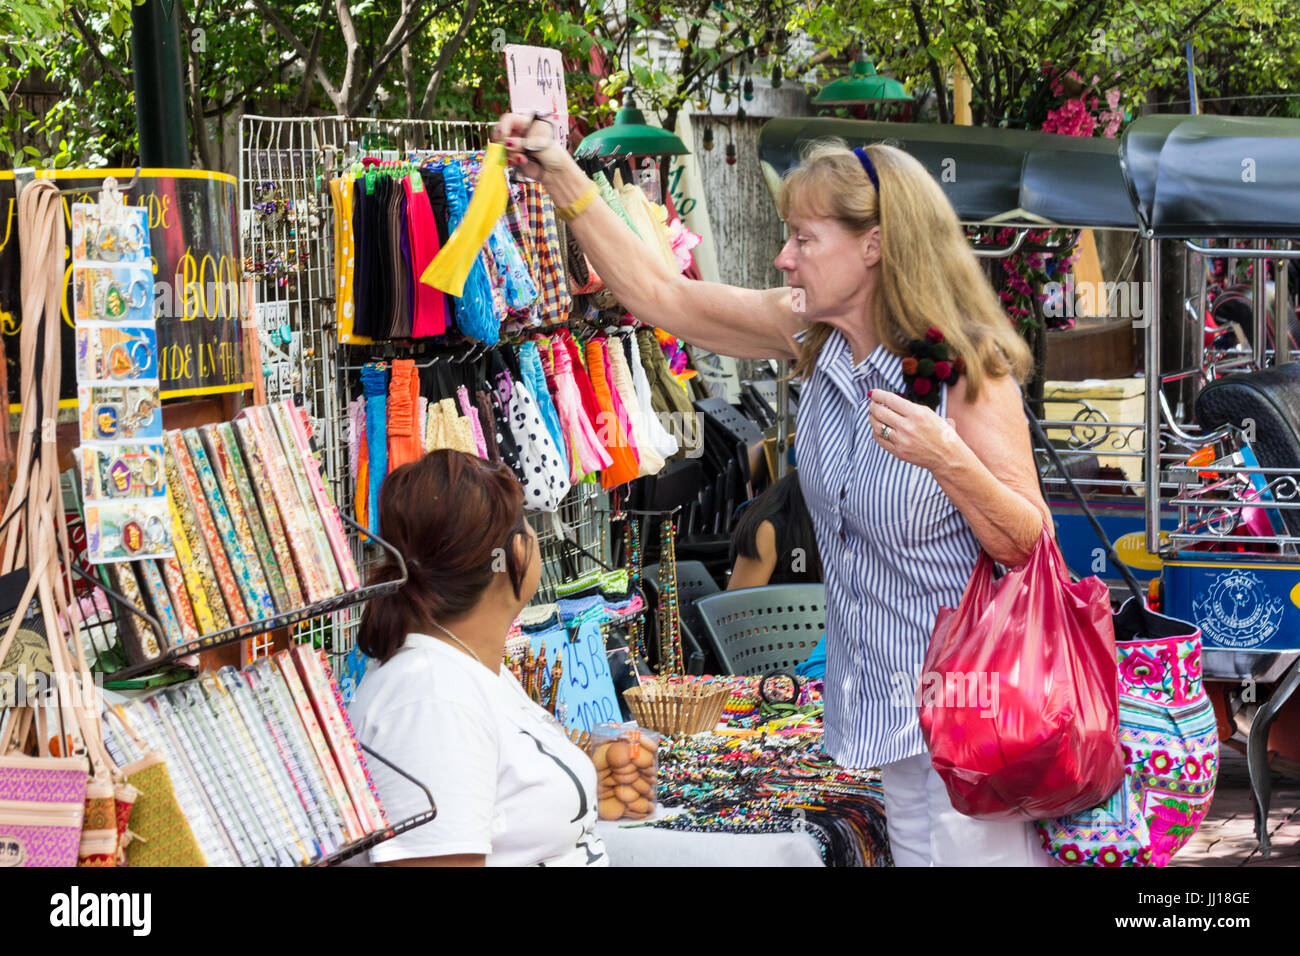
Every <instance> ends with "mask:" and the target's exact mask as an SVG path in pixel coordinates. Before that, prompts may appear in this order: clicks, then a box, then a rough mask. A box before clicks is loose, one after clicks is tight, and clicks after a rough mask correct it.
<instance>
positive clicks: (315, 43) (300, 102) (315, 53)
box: [279, 0, 328, 116]
mask: <svg viewBox="0 0 1300 956" xmlns="http://www.w3.org/2000/svg"><path fill="white" fill-rule="evenodd" d="M327 2H328V0H321V5H320V13H319V14H317V19H316V29H315V30H313V31H312V35H311V47H310V48H309V49H308V50H307V59H306V61H305V62H304V63H303V69H302V82H301V83H299V84H298V92H297V93H295V94H294V97H293V109H294V113H296V114H297V115H299V116H301V115H302V114H303V113H305V112H306V111H307V103H308V102H310V100H311V84H312V79H313V76H312V74H313V73H314V72H315V70H316V64H317V61H318V58H319V57H320V45H321V42H322V41H323V40H324V38H325V5H326V3H327ZM290 62H292V61H290ZM279 66H280V68H281V69H283V68H284V66H285V64H284V63H281V64H279Z"/></svg>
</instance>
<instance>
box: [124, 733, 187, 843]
mask: <svg viewBox="0 0 1300 956" xmlns="http://www.w3.org/2000/svg"><path fill="white" fill-rule="evenodd" d="M122 772H123V773H124V774H126V778H127V780H128V781H130V784H131V786H133V787H135V788H136V789H137V790H138V791H139V797H138V798H137V799H136V803H135V808H134V810H133V811H132V813H131V831H132V835H133V837H134V839H132V840H131V842H130V843H129V845H128V846H127V848H126V859H127V866H207V861H206V859H205V858H204V856H203V850H201V849H200V848H199V841H198V840H196V839H195V838H194V831H193V830H191V829H190V824H189V821H188V820H186V819H185V813H184V812H183V811H182V810H181V807H180V804H179V803H177V802H176V792H175V790H173V789H172V778H171V774H169V773H168V772H167V764H166V762H165V761H164V760H163V757H162V754H160V753H159V752H158V751H156V750H151V751H149V752H148V753H146V754H145V755H144V756H143V757H141V758H140V759H139V760H137V761H135V762H134V763H130V764H127V765H126V766H125V767H123V768H122Z"/></svg>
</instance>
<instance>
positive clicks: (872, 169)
mask: <svg viewBox="0 0 1300 956" xmlns="http://www.w3.org/2000/svg"><path fill="white" fill-rule="evenodd" d="M853 155H854V156H856V157H858V162H860V163H861V164H862V168H863V169H865V170H866V171H867V178H868V179H870V180H871V185H873V186H875V187H876V193H877V194H879V192H880V177H879V176H877V175H876V165H875V163H873V162H872V161H871V157H870V156H868V155H867V151H866V149H865V148H863V147H861V146H858V147H856V148H855V149H854V150H853Z"/></svg>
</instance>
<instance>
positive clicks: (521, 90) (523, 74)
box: [506, 43, 569, 149]
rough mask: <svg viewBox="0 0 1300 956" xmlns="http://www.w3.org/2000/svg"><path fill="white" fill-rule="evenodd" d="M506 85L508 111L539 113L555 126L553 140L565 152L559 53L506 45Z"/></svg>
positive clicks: (564, 103)
mask: <svg viewBox="0 0 1300 956" xmlns="http://www.w3.org/2000/svg"><path fill="white" fill-rule="evenodd" d="M506 83H507V84H508V85H509V87H510V112H512V113H541V114H542V115H543V116H545V117H546V118H547V119H549V120H550V121H551V123H552V124H553V125H554V126H555V138H556V140H557V141H558V142H559V144H560V145H561V146H563V147H564V148H565V149H568V137H569V100H568V94H567V93H566V92H565V89H564V62H563V60H562V59H561V58H560V51H559V50H553V49H551V48H550V47H544V46H523V45H521V44H517V43H507V44H506Z"/></svg>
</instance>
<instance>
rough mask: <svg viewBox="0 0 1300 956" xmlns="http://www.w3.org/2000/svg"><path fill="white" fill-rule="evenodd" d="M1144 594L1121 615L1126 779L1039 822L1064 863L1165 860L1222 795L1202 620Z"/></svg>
mask: <svg viewBox="0 0 1300 956" xmlns="http://www.w3.org/2000/svg"><path fill="white" fill-rule="evenodd" d="M1137 601H1138V599H1137V598H1129V600H1128V601H1126V602H1125V603H1124V606H1123V607H1121V608H1120V610H1119V613H1118V614H1116V615H1115V638H1116V653H1117V655H1118V657H1119V683H1120V687H1119V739H1120V743H1121V744H1122V745H1123V747H1124V759H1125V773H1124V782H1123V783H1122V784H1121V786H1120V788H1119V790H1117V791H1116V792H1115V793H1114V794H1113V795H1112V796H1111V797H1110V799H1109V800H1107V801H1106V802H1105V803H1102V804H1100V805H1098V806H1096V807H1093V808H1092V809H1091V810H1085V811H1083V812H1081V813H1076V814H1072V815H1071V816H1068V817H1061V818H1058V819H1056V820H1040V821H1038V823H1037V824H1036V826H1037V827H1038V832H1039V836H1040V837H1041V838H1042V841H1043V848H1044V849H1046V850H1047V852H1048V853H1050V854H1051V855H1052V856H1053V857H1055V858H1056V859H1057V860H1059V861H1060V862H1062V863H1065V864H1069V865H1076V866H1078V865H1082V866H1165V865H1166V864H1168V863H1169V860H1170V858H1172V857H1173V855H1174V854H1175V853H1177V852H1178V851H1179V850H1180V849H1181V848H1182V847H1183V846H1184V845H1186V843H1187V841H1188V840H1190V839H1191V837H1192V834H1193V833H1195V832H1196V828H1197V827H1198V826H1199V825H1200V822H1201V820H1202V819H1203V818H1204V816H1205V814H1206V811H1208V810H1209V807H1210V800H1211V799H1212V798H1213V796H1214V784H1215V780H1216V778H1217V776H1218V766H1219V735H1218V728H1217V725H1216V722H1215V717H1214V709H1213V707H1212V706H1211V704H1210V699H1209V698H1208V697H1207V696H1206V694H1205V688H1204V686H1203V684H1202V681H1201V632H1200V629H1199V628H1197V627H1196V626H1195V625H1192V624H1189V623H1187V622H1186V621H1180V620H1177V619H1175V618H1171V617H1165V616H1164V615H1162V614H1156V613H1155V612H1153V611H1149V610H1145V609H1143V608H1142V607H1141V606H1140V605H1139V604H1138V603H1137Z"/></svg>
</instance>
